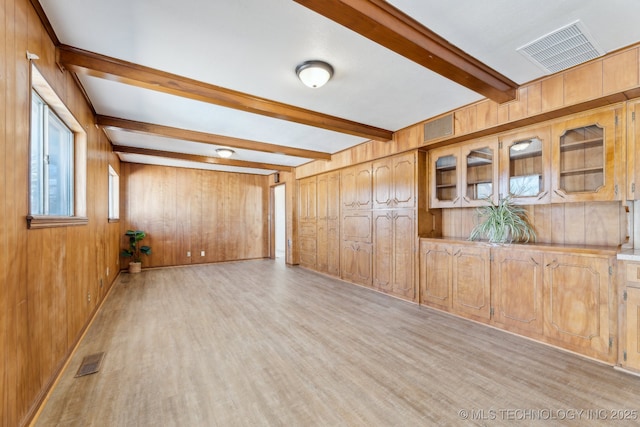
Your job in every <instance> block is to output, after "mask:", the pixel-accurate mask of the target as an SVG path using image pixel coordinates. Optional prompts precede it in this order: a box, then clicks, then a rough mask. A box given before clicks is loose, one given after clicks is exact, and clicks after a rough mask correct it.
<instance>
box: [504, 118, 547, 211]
mask: <svg viewBox="0 0 640 427" xmlns="http://www.w3.org/2000/svg"><path fill="white" fill-rule="evenodd" d="M499 151H500V197H506V196H507V195H508V196H511V197H512V200H513V201H514V202H515V203H518V204H523V205H533V204H543V203H551V128H550V127H549V126H545V127H539V128H532V129H527V130H522V131H518V132H514V133H510V134H506V135H503V136H502V137H501V138H500V150H499Z"/></svg>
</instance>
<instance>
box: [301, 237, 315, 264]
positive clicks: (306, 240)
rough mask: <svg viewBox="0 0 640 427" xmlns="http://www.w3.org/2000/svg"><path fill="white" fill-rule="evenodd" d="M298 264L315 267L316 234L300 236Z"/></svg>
mask: <svg viewBox="0 0 640 427" xmlns="http://www.w3.org/2000/svg"><path fill="white" fill-rule="evenodd" d="M298 240H299V241H300V265H301V266H303V267H307V268H312V269H315V268H316V244H317V240H316V236H300V238H299V239H298Z"/></svg>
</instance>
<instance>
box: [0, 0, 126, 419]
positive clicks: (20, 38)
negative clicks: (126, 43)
mask: <svg viewBox="0 0 640 427" xmlns="http://www.w3.org/2000/svg"><path fill="white" fill-rule="evenodd" d="M0 22H1V23H2V25H0V94H1V96H0V164H1V165H2V168H1V170H2V172H1V173H0V188H1V191H0V253H1V254H2V257H0V349H2V350H1V351H0V357H1V358H2V362H1V363H0V425H2V426H12V427H13V426H17V425H21V424H24V423H26V422H28V420H29V419H30V417H31V416H32V415H33V411H34V410H35V409H36V406H37V404H38V403H39V402H40V401H41V399H42V398H43V397H44V393H45V392H46V391H47V389H48V388H49V386H50V384H51V382H52V381H53V380H54V378H55V376H56V374H57V372H58V371H59V370H60V369H61V367H62V365H63V363H64V362H65V361H66V359H67V357H68V355H69V354H70V352H71V350H72V349H73V347H74V345H75V343H76V341H77V340H78V339H79V337H80V336H81V334H82V332H83V330H84V328H85V327H86V326H87V324H88V322H89V320H90V319H91V317H92V315H93V313H94V312H95V310H96V309H97V307H98V306H99V304H100V303H101V302H102V300H103V298H104V296H105V295H106V293H107V291H108V289H109V288H110V286H111V283H112V282H113V280H114V279H115V277H116V274H117V272H118V259H117V258H118V257H117V253H118V252H117V251H118V247H119V234H120V227H119V224H117V223H109V222H108V219H107V216H108V165H109V164H111V165H112V166H113V167H114V169H115V170H116V171H117V170H119V169H120V165H119V160H118V159H117V157H115V156H114V155H113V154H112V153H111V144H110V143H109V141H108V140H107V138H106V136H105V135H104V134H103V133H102V132H101V131H99V130H98V129H97V128H96V127H95V126H94V118H93V113H92V111H91V109H90V107H89V105H88V104H87V103H86V101H85V98H84V97H83V94H82V92H81V91H80V90H79V88H78V86H77V84H76V82H75V81H74V79H73V77H72V76H71V75H70V74H69V73H67V72H65V71H63V70H61V69H60V68H59V67H58V66H57V65H56V64H55V49H54V45H53V42H52V41H51V40H50V38H49V36H48V35H47V33H46V31H45V30H44V27H43V25H42V24H41V22H40V20H39V18H38V15H37V14H36V12H35V11H34V9H33V7H32V6H31V3H30V2H29V0H0ZM27 51H29V52H32V53H35V54H36V55H38V56H39V57H40V59H38V60H37V61H36V62H35V63H36V65H37V66H38V69H39V70H40V71H41V72H42V74H43V75H44V76H45V78H46V79H47V80H48V82H49V84H50V85H51V86H52V87H53V89H54V90H55V91H56V93H57V94H58V95H59V96H60V98H61V99H62V100H63V101H64V103H65V104H66V106H67V107H68V108H69V110H70V111H71V112H72V113H73V115H74V116H75V117H76V119H77V120H78V121H79V122H80V124H81V125H82V126H83V127H84V128H85V130H86V132H87V216H88V218H89V224H88V225H85V226H74V227H61V228H47V229H40V230H28V229H27V223H26V215H27V214H28V200H29V196H28V188H29V187H28V165H29V111H30V105H29V99H30V98H29V97H30V83H29V70H30V64H29V61H28V60H27V58H26V52H27ZM107 268H108V269H109V275H107Z"/></svg>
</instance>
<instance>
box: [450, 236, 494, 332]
mask: <svg viewBox="0 0 640 427" xmlns="http://www.w3.org/2000/svg"><path fill="white" fill-rule="evenodd" d="M452 251H453V260H452V269H453V286H452V291H453V293H452V297H453V301H452V302H453V310H454V312H457V313H460V314H461V315H465V316H469V317H471V318H474V319H476V320H489V318H490V317H491V301H490V285H491V283H490V281H491V277H490V250H489V247H484V246H482V247H481V246H471V245H454V246H453V249H452Z"/></svg>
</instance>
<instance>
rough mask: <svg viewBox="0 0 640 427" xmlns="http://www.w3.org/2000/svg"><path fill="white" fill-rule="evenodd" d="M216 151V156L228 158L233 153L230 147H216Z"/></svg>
mask: <svg viewBox="0 0 640 427" xmlns="http://www.w3.org/2000/svg"><path fill="white" fill-rule="evenodd" d="M216 153H218V156H220V157H222V158H223V159H228V158H229V157H231V156H232V155H233V153H235V151H233V150H232V149H231V148H218V149H217V150H216Z"/></svg>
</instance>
